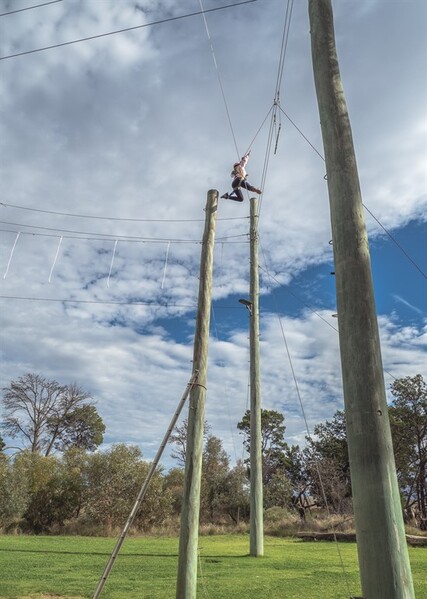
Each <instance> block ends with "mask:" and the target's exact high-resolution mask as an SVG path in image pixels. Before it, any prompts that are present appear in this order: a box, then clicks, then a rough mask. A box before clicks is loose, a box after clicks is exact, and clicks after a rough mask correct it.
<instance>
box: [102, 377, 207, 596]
mask: <svg viewBox="0 0 427 599" xmlns="http://www.w3.org/2000/svg"><path fill="white" fill-rule="evenodd" d="M198 376H199V371H198V370H195V371H194V373H193V375H192V377H191V379H190V380H189V382H188V383H187V387H186V388H185V391H184V393H183V395H182V397H181V399H180V400H179V404H178V407H177V409H176V412H175V414H174V415H173V418H172V420H171V422H170V424H169V427H168V430H167V431H166V434H165V436H164V437H163V441H162V442H161V445H160V447H159V449H158V451H157V453H156V455H155V458H154V460H153V462H152V464H151V466H150V470H149V471H148V474H147V477H146V479H145V481H144V484H143V485H142V487H141V490H140V492H139V494H138V497H137V498H136V501H135V504H134V506H133V508H132V511H131V513H130V515H129V518H128V519H127V522H126V524H125V527H124V528H123V531H122V534H121V535H120V537H119V538H118V540H117V543H116V546H115V547H114V550H113V552H112V554H111V556H110V559H109V560H108V563H107V565H106V567H105V570H104V573H103V575H102V576H101V578H100V580H99V583H98V586H97V587H96V591H95V593H94V595H93V599H98V597H99V596H100V595H101V591H102V589H103V588H104V585H105V583H106V581H107V578H108V575H109V574H110V572H111V569H112V567H113V565H114V560H115V559H116V557H117V555H118V553H119V551H120V547H121V546H122V545H123V541H124V540H125V538H126V536H127V533H128V532H129V529H130V527H131V526H132V523H133V521H134V519H135V516H136V514H137V512H138V509H139V507H140V506H141V503H142V500H143V499H144V496H145V493H146V491H147V489H148V485H149V483H150V480H151V479H152V477H153V474H154V472H155V470H156V468H157V466H158V463H159V461H160V458H161V457H162V453H163V451H164V449H165V447H166V443H167V442H168V439H169V437H170V435H171V433H172V431H173V428H174V426H175V424H176V421H177V420H178V418H179V415H180V413H181V411H182V408H183V407H184V404H185V401H186V399H187V397H188V395H189V393H190V391H191V389H192V388H193V387H194V385H195V384H196V383H197V377H198Z"/></svg>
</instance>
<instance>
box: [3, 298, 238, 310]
mask: <svg viewBox="0 0 427 599" xmlns="http://www.w3.org/2000/svg"><path fill="white" fill-rule="evenodd" d="M0 299H6V300H8V299H10V300H22V301H32V302H59V303H64V304H65V303H66V304H111V305H114V306H160V307H161V308H191V309H195V310H196V309H197V304H192V305H189V304H170V303H168V302H164V303H162V302H123V301H113V300H105V301H104V300H79V299H58V298H52V297H31V296H26V295H0ZM216 309H217V310H241V308H240V307H238V306H216Z"/></svg>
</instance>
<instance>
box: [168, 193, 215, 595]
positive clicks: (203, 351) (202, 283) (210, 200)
mask: <svg viewBox="0 0 427 599" xmlns="http://www.w3.org/2000/svg"><path fill="white" fill-rule="evenodd" d="M217 209H218V192H217V191H216V190H215V189H211V190H209V191H208V197H207V203H206V219H205V230H204V233H203V243H202V252H201V259H200V279H199V304H198V310H197V320H196V331H195V338H194V353H193V370H198V372H199V375H198V379H197V384H196V385H195V386H194V387H193V389H192V391H191V393H190V406H189V412H188V431H187V449H186V458H185V480H184V497H183V506H182V512H181V528H180V536H179V557H178V577H177V583H176V598H177V599H195V598H196V593H197V549H198V535H199V512H200V486H201V475H202V453H203V426H204V419H205V398H206V371H207V361H208V341H209V324H210V310H211V296H212V270H213V252H214V241H215V225H216V215H217Z"/></svg>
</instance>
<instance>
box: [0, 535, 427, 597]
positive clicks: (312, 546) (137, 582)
mask: <svg viewBox="0 0 427 599" xmlns="http://www.w3.org/2000/svg"><path fill="white" fill-rule="evenodd" d="M114 545H115V539H106V538H92V537H90V538H89V537H44V536H40V537H30V536H0V572H1V577H0V598H1V599H18V598H19V599H21V598H24V597H25V599H28V598H29V597H31V598H37V599H41V597H43V595H46V596H55V597H57V598H58V596H59V597H67V598H71V597H72V598H73V599H75V598H79V599H81V598H85V599H86V598H91V597H92V595H93V592H94V590H95V588H96V586H97V584H98V580H99V578H100V576H101V574H102V572H103V570H104V567H105V565H106V563H107V560H108V557H109V555H110V553H111V551H112V549H113V547H114ZM248 548H249V538H248V536H245V535H219V536H207V537H201V538H200V541H199V553H200V560H199V580H198V597H200V598H201V599H239V598H242V599H243V598H244V599H255V598H256V599H259V598H264V597H267V598H268V599H274V598H275V597H277V598H279V597H281V598H286V599H297V598H298V599H301V597H302V598H304V599H334V598H336V599H338V598H339V599H348V597H349V596H350V595H360V586H359V577H358V566H357V555H356V545H355V544H354V543H340V544H339V546H338V548H337V546H336V545H335V544H334V543H328V542H315V543H304V542H302V541H299V540H293V539H282V538H277V537H266V539H265V555H264V557H262V558H253V557H249V556H248V555H247V554H248ZM338 549H339V552H340V554H341V559H342V565H341V559H340V556H339V554H338ZM409 553H410V558H411V564H412V571H413V576H414V581H415V591H416V595H417V598H418V599H422V598H423V597H426V598H427V577H426V576H425V572H426V571H427V551H426V550H425V549H423V548H412V547H410V548H409ZM177 556H178V539H177V538H168V537H158V538H155V537H146V538H129V539H127V540H126V541H125V543H124V545H123V547H122V549H121V552H120V554H119V556H118V558H117V560H116V564H115V566H114V568H113V570H112V572H111V574H110V577H109V579H108V581H107V583H106V585H105V587H104V591H103V593H102V598H103V599H104V598H105V599H171V598H172V597H175V582H176V571H177V561H178V560H177ZM343 567H344V570H345V573H344V572H343Z"/></svg>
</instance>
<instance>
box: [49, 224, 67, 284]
mask: <svg viewBox="0 0 427 599" xmlns="http://www.w3.org/2000/svg"><path fill="white" fill-rule="evenodd" d="M63 239H64V238H63V237H62V235H61V237H60V239H59V243H58V247H57V248H56V254H55V258H54V260H53V264H52V268H51V269H50V273H49V279H48V282H49V283H50V280H51V278H52V273H53V269H54V268H55V264H56V261H57V259H58V254H59V248H60V247H61V243H62V240H63Z"/></svg>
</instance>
